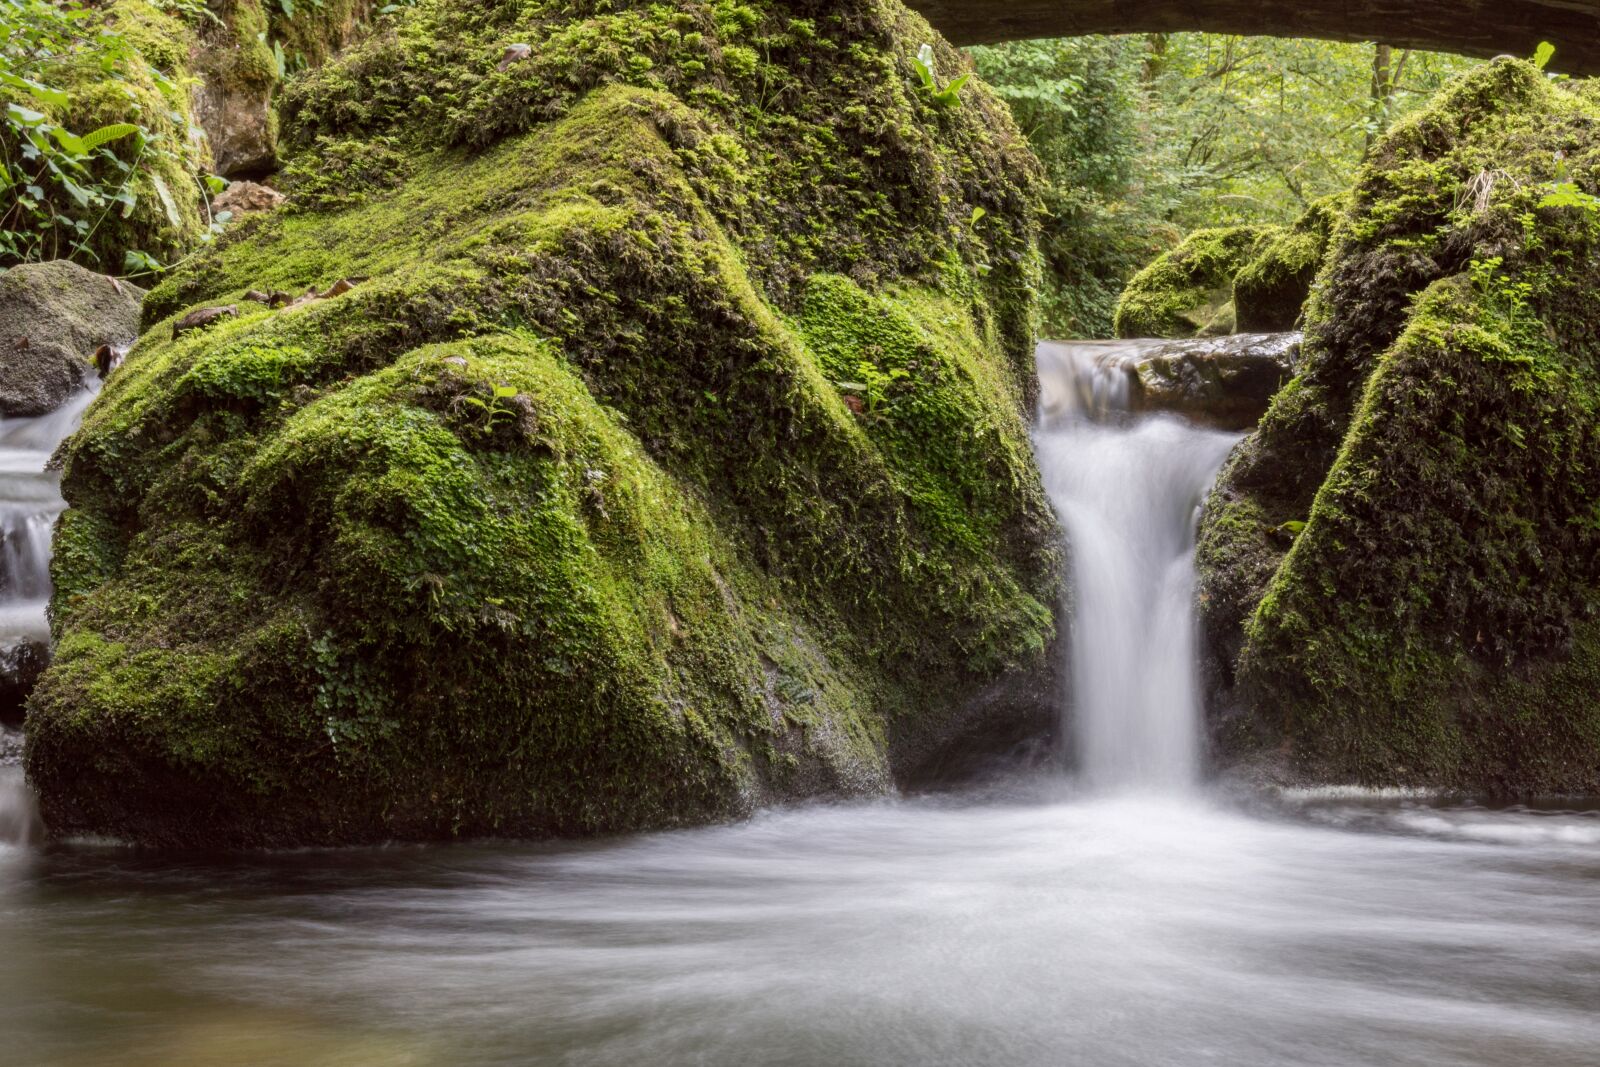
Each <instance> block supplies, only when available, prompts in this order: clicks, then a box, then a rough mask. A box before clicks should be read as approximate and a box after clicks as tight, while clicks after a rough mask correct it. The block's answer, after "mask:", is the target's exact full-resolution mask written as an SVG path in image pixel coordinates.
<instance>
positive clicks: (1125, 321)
mask: <svg viewBox="0 0 1600 1067" xmlns="http://www.w3.org/2000/svg"><path fill="white" fill-rule="evenodd" d="M1278 232H1279V228H1278V227H1274V226H1231V227H1225V228H1221V229H1207V230H1196V231H1194V232H1193V233H1191V234H1190V235H1189V236H1188V237H1186V238H1184V240H1183V243H1182V244H1180V245H1178V247H1176V248H1174V249H1172V250H1171V251H1170V252H1165V253H1163V254H1162V255H1160V256H1159V257H1157V258H1156V260H1155V261H1154V262H1152V263H1151V264H1150V265H1149V266H1147V267H1145V268H1144V269H1143V270H1141V271H1140V272H1139V273H1138V274H1135V275H1134V276H1133V278H1132V280H1130V281H1129V282H1128V286H1127V288H1126V289H1124V290H1123V292H1122V297H1121V299H1119V300H1118V301H1117V310H1116V314H1115V317H1114V327H1115V329H1116V334H1117V336H1118V337H1171V338H1179V337H1195V336H1197V335H1205V336H1216V335H1219V334H1228V333H1233V332H1234V307H1233V279H1234V275H1236V274H1237V273H1238V272H1239V268H1240V267H1241V266H1243V265H1244V264H1245V263H1247V262H1248V261H1249V260H1250V259H1251V257H1252V256H1253V255H1254V254H1255V252H1256V249H1257V248H1258V247H1259V246H1260V245H1261V243H1262V242H1263V241H1264V240H1265V239H1267V238H1270V237H1273V236H1276V235H1277V233H1278Z"/></svg>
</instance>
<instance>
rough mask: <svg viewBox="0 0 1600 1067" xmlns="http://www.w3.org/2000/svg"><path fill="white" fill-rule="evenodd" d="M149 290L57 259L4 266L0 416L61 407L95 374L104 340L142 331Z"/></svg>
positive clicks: (119, 340)
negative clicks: (98, 350) (96, 357)
mask: <svg viewBox="0 0 1600 1067" xmlns="http://www.w3.org/2000/svg"><path fill="white" fill-rule="evenodd" d="M143 296H144V290H142V289H140V288H139V287H138V286H135V285H132V284H130V283H128V282H119V281H114V280H112V279H111V278H107V277H104V276H102V275H99V274H96V273H94V272H93V271H89V270H85V269H84V268H82V267H80V266H78V265H77V264H76V263H69V262H67V261H65V260H52V261H50V262H48V263H26V264H23V265H22V266H20V267H13V268H11V269H10V270H6V271H0V416H10V417H28V416H34V415H45V414H48V413H49V412H52V411H54V410H55V409H56V408H58V407H60V406H61V405H62V404H64V403H66V402H67V399H68V398H69V397H71V396H72V394H73V393H75V392H77V391H78V390H79V389H82V388H83V387H84V386H85V385H87V384H88V383H89V382H90V381H91V380H92V379H93V378H94V366H93V364H92V363H91V362H90V360H91V357H92V356H93V355H94V351H95V349H96V348H98V347H99V346H100V345H103V344H115V345H125V344H129V343H131V342H132V341H133V339H134V338H135V337H137V336H138V335H139V303H140V300H141V298H142V297H143Z"/></svg>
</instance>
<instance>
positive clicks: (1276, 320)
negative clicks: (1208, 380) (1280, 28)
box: [1233, 196, 1343, 333]
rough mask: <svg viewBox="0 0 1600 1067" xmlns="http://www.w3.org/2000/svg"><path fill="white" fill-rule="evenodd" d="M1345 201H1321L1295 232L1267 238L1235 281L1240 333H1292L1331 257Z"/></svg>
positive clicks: (1308, 213) (1338, 198)
mask: <svg viewBox="0 0 1600 1067" xmlns="http://www.w3.org/2000/svg"><path fill="white" fill-rule="evenodd" d="M1342 209H1343V197H1339V196H1330V197H1325V198H1324V199H1322V200H1318V201H1317V202H1316V203H1314V204H1312V205H1311V207H1310V208H1308V209H1307V210H1306V213H1305V214H1304V215H1302V216H1301V217H1300V219H1299V220H1298V221H1297V222H1296V223H1295V224H1294V225H1293V226H1292V227H1290V228H1289V229H1287V230H1283V231H1281V232H1279V233H1276V234H1273V235H1271V236H1269V237H1267V238H1266V239H1265V240H1263V241H1262V242H1261V243H1260V244H1259V245H1258V246H1257V247H1256V249H1255V250H1254V252H1253V253H1252V254H1251V256H1250V259H1249V260H1248V261H1247V262H1246V263H1245V264H1244V265H1243V266H1241V267H1240V268H1239V270H1238V273H1236V274H1235V275H1234V277H1233V303H1234V307H1235V308H1236V309H1237V316H1236V322H1235V328H1236V329H1237V330H1238V331H1239V332H1240V333H1277V332H1283V331H1287V330H1292V329H1294V328H1295V326H1296V325H1297V324H1298V323H1299V321H1300V311H1301V309H1302V308H1303V307H1304V306H1305V302H1306V298H1307V297H1308V296H1310V294H1311V283H1312V282H1313V281H1314V280H1315V279H1316V276H1317V271H1318V270H1319V269H1320V268H1321V266H1322V260H1323V257H1324V256H1326V255H1327V251H1328V241H1329V239H1330V237H1331V236H1332V233H1333V227H1334V223H1335V222H1336V221H1337V218H1338V215H1339V213H1340V211H1341V210H1342Z"/></svg>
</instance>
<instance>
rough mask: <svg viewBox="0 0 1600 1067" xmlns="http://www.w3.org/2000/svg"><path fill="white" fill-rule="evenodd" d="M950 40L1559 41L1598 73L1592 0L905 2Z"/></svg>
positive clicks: (1508, 44)
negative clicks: (1215, 36) (1161, 36)
mask: <svg viewBox="0 0 1600 1067" xmlns="http://www.w3.org/2000/svg"><path fill="white" fill-rule="evenodd" d="M910 6H911V7H913V8H915V9H916V10H918V11H920V12H921V13H922V14H923V15H924V16H926V17H927V19H928V21H929V22H931V23H933V25H934V28H936V29H937V30H939V32H941V33H943V34H944V35H945V36H946V37H947V38H949V39H950V40H951V41H952V42H953V43H955V44H962V45H966V44H993V43H996V42H999V41H1016V40H1023V39H1026V38H1032V37H1073V36H1078V35H1081V34H1090V33H1165V32H1169V31H1177V30H1209V31H1212V32H1215V33H1239V34H1263V35H1271V36H1281V37H1325V38H1328V39H1330V40H1336V41H1373V40H1378V41H1384V42H1387V43H1389V44H1393V45H1396V46H1403V47H1407V48H1429V49H1434V50H1437V51H1444V52H1461V53H1464V54H1466V55H1474V56H1483V57H1486V58H1487V57H1491V56H1497V55H1502V54H1505V53H1510V54H1513V55H1528V54H1531V53H1532V52H1533V50H1534V48H1535V47H1536V46H1537V45H1538V43H1539V42H1540V41H1552V42H1554V43H1555V44H1556V46H1557V51H1556V59H1555V62H1554V65H1555V66H1558V67H1560V68H1561V69H1562V70H1565V71H1568V72H1570V73H1573V74H1600V0H1496V2H1493V3H1491V2H1489V0H1420V2H1410V3H1393V2H1383V0H1320V2H1313V0H1249V2H1246V0H911V4H910Z"/></svg>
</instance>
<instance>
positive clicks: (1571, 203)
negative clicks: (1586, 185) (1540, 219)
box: [1539, 152, 1600, 214]
mask: <svg viewBox="0 0 1600 1067" xmlns="http://www.w3.org/2000/svg"><path fill="white" fill-rule="evenodd" d="M1548 188H1549V192H1548V193H1546V194H1545V196H1544V198H1543V199H1542V200H1540V201H1539V206H1540V207H1556V208H1560V207H1575V208H1582V209H1583V210H1584V211H1587V212H1589V213H1590V214H1600V197H1597V196H1595V195H1593V194H1592V193H1586V192H1584V191H1583V190H1582V189H1580V188H1579V187H1578V183H1577V182H1575V181H1573V180H1572V172H1571V171H1569V170H1568V169H1567V161H1566V158H1565V156H1564V155H1563V154H1562V153H1560V152H1557V153H1556V174H1555V180H1554V181H1552V182H1551V183H1550V184H1549V186H1548Z"/></svg>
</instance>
